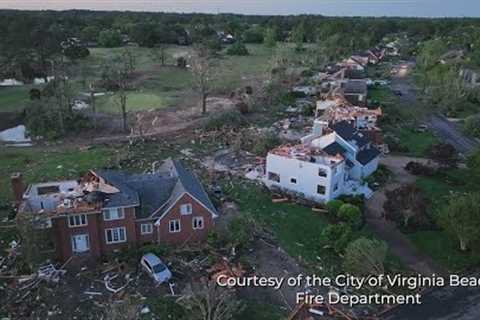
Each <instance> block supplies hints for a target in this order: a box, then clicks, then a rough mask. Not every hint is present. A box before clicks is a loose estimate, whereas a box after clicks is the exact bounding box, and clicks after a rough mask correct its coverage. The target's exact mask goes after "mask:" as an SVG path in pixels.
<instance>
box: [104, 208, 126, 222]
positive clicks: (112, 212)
mask: <svg viewBox="0 0 480 320" xmlns="http://www.w3.org/2000/svg"><path fill="white" fill-rule="evenodd" d="M123 218H125V212H124V211H123V208H111V209H104V210H103V220H105V221H111V220H121V219H123Z"/></svg>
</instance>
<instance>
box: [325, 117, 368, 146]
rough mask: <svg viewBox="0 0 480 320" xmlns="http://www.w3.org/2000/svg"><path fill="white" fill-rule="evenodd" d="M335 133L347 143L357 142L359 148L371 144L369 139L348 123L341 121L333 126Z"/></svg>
mask: <svg viewBox="0 0 480 320" xmlns="http://www.w3.org/2000/svg"><path fill="white" fill-rule="evenodd" d="M332 129H333V131H335V132H336V133H337V134H338V135H339V136H340V137H342V138H343V139H344V140H346V141H352V140H353V141H355V143H356V145H357V146H358V147H360V148H361V147H363V146H365V145H366V144H368V143H369V142H370V140H369V139H368V137H366V136H365V135H364V134H362V133H360V132H358V131H357V130H356V129H355V127H354V126H353V125H352V124H350V123H348V122H347V121H340V122H337V123H335V124H334V125H332Z"/></svg>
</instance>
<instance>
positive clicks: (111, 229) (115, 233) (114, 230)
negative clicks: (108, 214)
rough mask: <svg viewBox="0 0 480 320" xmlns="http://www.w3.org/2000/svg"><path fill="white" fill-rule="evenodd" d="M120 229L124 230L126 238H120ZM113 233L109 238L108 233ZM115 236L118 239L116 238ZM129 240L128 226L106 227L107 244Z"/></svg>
mask: <svg viewBox="0 0 480 320" xmlns="http://www.w3.org/2000/svg"><path fill="white" fill-rule="evenodd" d="M120 230H123V235H124V239H120V238H121V237H120ZM109 232H110V233H111V239H112V240H108V233H109ZM115 236H117V239H116V240H115ZM124 242H127V228H125V227H117V228H108V229H105V243H106V244H115V243H124Z"/></svg>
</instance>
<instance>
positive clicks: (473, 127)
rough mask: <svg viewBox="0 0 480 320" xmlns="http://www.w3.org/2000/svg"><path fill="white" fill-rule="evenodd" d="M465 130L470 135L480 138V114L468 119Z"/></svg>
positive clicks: (464, 126)
mask: <svg viewBox="0 0 480 320" xmlns="http://www.w3.org/2000/svg"><path fill="white" fill-rule="evenodd" d="M463 128H464V129H465V132H467V133H468V134H470V135H472V136H474V137H477V138H480V114H476V115H473V116H469V117H467V118H466V119H465V123H464V125H463Z"/></svg>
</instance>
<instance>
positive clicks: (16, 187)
mask: <svg viewBox="0 0 480 320" xmlns="http://www.w3.org/2000/svg"><path fill="white" fill-rule="evenodd" d="M10 181H11V182H12V191H13V196H14V197H15V204H16V205H17V206H18V205H19V204H20V203H21V202H22V200H23V193H24V192H25V185H24V184H23V175H22V174H21V173H20V172H15V173H14V174H12V176H11V177H10Z"/></svg>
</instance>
